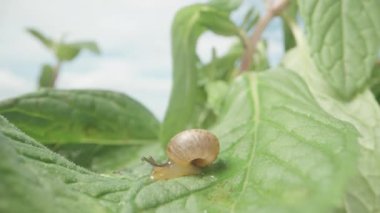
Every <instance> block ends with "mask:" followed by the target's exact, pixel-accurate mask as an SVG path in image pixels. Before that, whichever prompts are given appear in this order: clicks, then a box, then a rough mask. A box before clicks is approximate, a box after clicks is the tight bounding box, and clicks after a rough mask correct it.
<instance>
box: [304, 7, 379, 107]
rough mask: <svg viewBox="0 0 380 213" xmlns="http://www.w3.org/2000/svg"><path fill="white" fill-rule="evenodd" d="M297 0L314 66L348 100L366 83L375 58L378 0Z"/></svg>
mask: <svg viewBox="0 0 380 213" xmlns="http://www.w3.org/2000/svg"><path fill="white" fill-rule="evenodd" d="M298 3H299V6H300V11H301V15H303V18H304V21H305V25H306V29H307V32H308V41H309V45H310V50H311V52H310V53H311V55H312V58H313V60H314V62H315V65H316V67H317V68H318V70H319V72H321V73H322V75H323V77H324V78H325V79H326V81H327V82H329V85H330V86H331V87H332V88H334V91H335V92H336V93H337V94H338V95H339V96H340V97H341V98H343V99H345V100H350V99H351V98H353V97H354V96H355V95H356V94H358V93H359V92H361V91H363V90H364V89H366V87H367V86H368V82H369V80H370V77H371V71H372V68H373V65H374V63H375V61H376V59H377V54H378V51H379V48H380V21H379V20H380V13H379V11H380V1H379V0H367V1H357V0H336V1H330V0H309V1H298ZM310 14H312V15H310Z"/></svg>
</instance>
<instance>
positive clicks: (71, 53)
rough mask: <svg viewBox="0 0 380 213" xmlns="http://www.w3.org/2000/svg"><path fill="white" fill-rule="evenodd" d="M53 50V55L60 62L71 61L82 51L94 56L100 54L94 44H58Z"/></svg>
mask: <svg viewBox="0 0 380 213" xmlns="http://www.w3.org/2000/svg"><path fill="white" fill-rule="evenodd" d="M55 48H56V49H55V54H56V56H57V58H58V59H59V60H61V61H71V60H73V59H74V58H75V57H77V56H78V54H79V53H80V52H81V51H82V50H88V51H90V52H93V53H95V54H99V53H100V50H99V48H98V46H97V45H96V43H95V42H74V43H59V44H57V46H56V47H55Z"/></svg>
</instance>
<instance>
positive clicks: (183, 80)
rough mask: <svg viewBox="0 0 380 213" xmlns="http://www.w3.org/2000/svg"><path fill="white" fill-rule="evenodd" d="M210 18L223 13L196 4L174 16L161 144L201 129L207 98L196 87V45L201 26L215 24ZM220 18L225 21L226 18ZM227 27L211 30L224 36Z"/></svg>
mask: <svg viewBox="0 0 380 213" xmlns="http://www.w3.org/2000/svg"><path fill="white" fill-rule="evenodd" d="M202 13H203V15H201V14H202ZM205 14H207V15H205ZM211 14H214V15H216V16H217V17H219V16H220V14H223V13H221V12H220V11H218V10H216V9H215V8H214V7H211V6H208V5H204V4H197V5H192V6H188V7H185V8H183V9H181V10H180V11H178V12H177V14H176V16H175V19H174V22H173V25H172V58H173V60H172V61H173V86H172V90H171V96H170V101H169V106H168V109H167V111H166V114H165V118H164V122H163V124H162V129H161V137H160V138H161V142H162V143H163V144H166V143H167V142H168V140H169V139H170V138H171V137H172V136H173V135H174V134H176V133H177V132H179V131H181V130H184V129H187V128H191V127H192V128H194V127H198V128H199V127H202V126H201V125H200V124H202V123H203V122H199V121H200V120H203V119H200V117H202V116H203V115H204V114H205V112H204V111H205V108H206V106H205V104H206V98H205V96H204V91H203V89H202V88H201V87H200V86H199V80H200V79H199V76H200V75H201V74H200V70H201V68H200V67H199V59H198V56H197V54H196V44H197V40H198V38H199V36H200V35H201V34H202V33H203V32H204V31H205V30H206V28H205V25H204V23H216V22H218V21H217V20H214V19H211V20H206V19H209V18H210V16H211ZM223 17H224V18H225V19H227V17H226V16H223ZM225 19H223V20H225ZM226 26H227V27H226ZM230 26H231V25H230V24H227V25H221V26H217V27H214V28H212V29H210V30H218V31H217V32H215V33H226V31H228V30H226V29H227V28H228V29H230V28H229V27H230ZM226 34H228V33H226Z"/></svg>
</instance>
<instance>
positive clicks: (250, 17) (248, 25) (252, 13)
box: [240, 7, 260, 32]
mask: <svg viewBox="0 0 380 213" xmlns="http://www.w3.org/2000/svg"><path fill="white" fill-rule="evenodd" d="M259 16H260V14H259V12H258V11H257V10H256V9H255V8H253V7H252V8H250V9H249V10H248V11H247V13H246V14H245V16H244V19H243V22H242V24H241V26H240V28H242V29H243V30H244V31H245V32H249V31H250V30H251V29H252V28H253V26H254V25H255V24H256V23H257V21H258V20H259Z"/></svg>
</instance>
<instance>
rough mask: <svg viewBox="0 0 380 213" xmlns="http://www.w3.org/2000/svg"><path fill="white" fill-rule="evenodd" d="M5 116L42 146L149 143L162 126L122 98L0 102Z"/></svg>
mask: <svg viewBox="0 0 380 213" xmlns="http://www.w3.org/2000/svg"><path fill="white" fill-rule="evenodd" d="M0 114H1V115H3V116H4V117H6V118H7V119H9V120H10V121H11V122H12V123H14V124H15V125H16V126H18V127H19V128H20V129H22V130H23V131H25V132H26V133H27V134H28V135H30V136H32V137H33V138H36V139H38V140H39V141H41V142H42V143H55V144H57V143H58V144H63V143H96V144H133V143H148V142H152V141H153V140H155V139H156V138H157V137H158V131H159V122H158V121H157V119H156V118H155V117H154V116H153V114H152V113H151V112H149V110H148V109H146V108H145V107H144V106H143V105H142V104H140V103H139V102H137V101H135V100H134V99H132V98H130V97H128V96H126V95H123V94H121V93H116V92H110V91H100V90H99V91H95V90H40V91H38V92H35V93H31V94H27V95H24V96H21V97H18V98H14V99H10V100H6V101H2V102H0Z"/></svg>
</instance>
